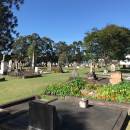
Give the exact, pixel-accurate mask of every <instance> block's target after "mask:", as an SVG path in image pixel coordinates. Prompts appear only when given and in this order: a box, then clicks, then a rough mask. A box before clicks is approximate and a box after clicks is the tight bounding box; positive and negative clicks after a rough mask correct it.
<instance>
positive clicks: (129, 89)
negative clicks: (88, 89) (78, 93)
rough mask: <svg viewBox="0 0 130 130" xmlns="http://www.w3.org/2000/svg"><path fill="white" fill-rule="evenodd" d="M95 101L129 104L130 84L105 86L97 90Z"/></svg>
mask: <svg viewBox="0 0 130 130" xmlns="http://www.w3.org/2000/svg"><path fill="white" fill-rule="evenodd" d="M96 98H97V99H103V100H108V101H119V102H130V83H129V82H124V83H121V84H117V85H105V86H103V87H100V88H98V89H97V95H96Z"/></svg>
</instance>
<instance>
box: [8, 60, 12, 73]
mask: <svg viewBox="0 0 130 130" xmlns="http://www.w3.org/2000/svg"><path fill="white" fill-rule="evenodd" d="M11 70H12V60H9V66H8V72H10V71H11Z"/></svg>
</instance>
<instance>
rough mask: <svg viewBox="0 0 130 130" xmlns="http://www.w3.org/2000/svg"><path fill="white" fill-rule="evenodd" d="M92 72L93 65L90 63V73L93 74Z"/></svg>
mask: <svg viewBox="0 0 130 130" xmlns="http://www.w3.org/2000/svg"><path fill="white" fill-rule="evenodd" d="M92 72H93V64H92V63H90V73H92Z"/></svg>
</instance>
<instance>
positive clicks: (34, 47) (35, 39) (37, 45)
mask: <svg viewBox="0 0 130 130" xmlns="http://www.w3.org/2000/svg"><path fill="white" fill-rule="evenodd" d="M27 43H28V44H29V47H28V53H27V54H28V56H29V57H30V58H31V59H32V68H33V69H34V67H35V61H36V58H37V56H38V53H39V50H40V49H41V48H42V47H41V46H42V40H41V38H40V36H39V35H38V34H36V33H33V34H32V35H29V36H27Z"/></svg>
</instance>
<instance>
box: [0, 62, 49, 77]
mask: <svg viewBox="0 0 130 130" xmlns="http://www.w3.org/2000/svg"><path fill="white" fill-rule="evenodd" d="M24 66H26V64H25V63H22V62H19V61H12V60H9V62H5V61H4V60H2V61H1V63H0V75H10V76H16V77H21V78H33V77H40V76H41V75H42V74H43V73H49V72H51V62H48V63H47V70H46V72H43V70H42V69H40V67H35V68H34V69H32V68H31V67H27V69H25V67H24ZM2 78H3V76H1V79H2Z"/></svg>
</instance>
